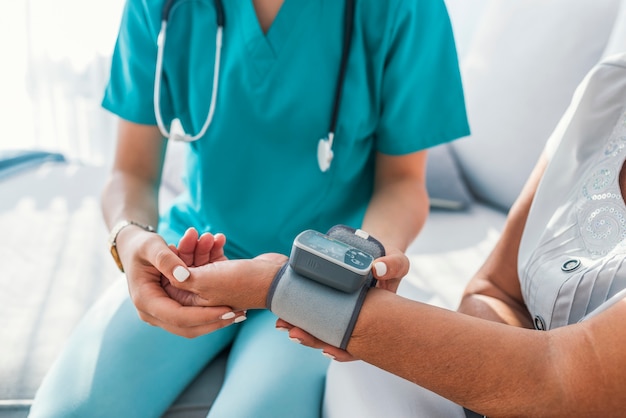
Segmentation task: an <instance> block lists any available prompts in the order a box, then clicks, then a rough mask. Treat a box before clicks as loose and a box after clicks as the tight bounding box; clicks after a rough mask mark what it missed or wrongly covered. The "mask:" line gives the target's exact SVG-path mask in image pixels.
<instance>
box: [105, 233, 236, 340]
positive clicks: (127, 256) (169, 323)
mask: <svg viewBox="0 0 626 418" xmlns="http://www.w3.org/2000/svg"><path fill="white" fill-rule="evenodd" d="M117 242H118V248H119V252H120V256H121V257H123V259H122V262H123V265H124V267H125V269H124V270H125V273H126V276H127V280H128V289H129V293H130V297H131V299H132V301H133V303H134V305H135V307H136V309H137V312H138V314H139V317H140V318H141V319H142V320H143V321H145V322H147V323H149V324H151V325H154V326H158V327H160V328H163V329H165V330H167V331H169V332H171V333H173V334H176V335H180V336H183V337H187V338H193V337H197V336H200V335H204V334H207V333H210V332H213V331H215V330H217V329H220V328H223V327H225V326H227V325H230V324H232V323H233V321H234V318H235V315H233V312H232V309H230V308H229V307H225V306H219V307H210V308H208V307H197V306H193V307H192V306H183V305H182V304H181V303H180V302H179V301H177V300H174V299H172V298H171V297H170V296H169V295H168V294H167V292H166V291H165V289H164V288H163V287H162V286H161V279H162V277H163V276H166V277H168V279H170V280H175V276H179V277H183V276H184V275H185V274H184V273H185V272H187V271H188V268H187V267H185V265H186V264H185V262H184V261H183V260H182V259H181V257H179V256H178V255H177V254H176V253H175V252H173V251H172V249H171V248H169V247H168V245H167V244H166V243H165V241H164V240H163V238H161V237H160V236H159V235H158V234H155V233H152V232H146V231H144V230H143V229H141V228H138V227H135V226H129V227H127V228H124V230H122V231H121V232H120V234H119V235H118V239H117ZM185 254H186V253H184V254H183V255H182V258H185ZM181 275H182V276H181Z"/></svg>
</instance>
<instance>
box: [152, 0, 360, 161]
mask: <svg viewBox="0 0 626 418" xmlns="http://www.w3.org/2000/svg"><path fill="white" fill-rule="evenodd" d="M176 1H177V0H167V1H166V3H165V5H164V7H163V11H162V14H161V28H160V30H159V34H158V36H157V59H156V66H155V75H154V91H153V94H154V95H153V104H154V115H155V118H156V122H157V126H158V128H159V131H160V132H161V135H163V136H164V137H165V138H168V139H179V140H183V141H185V142H193V141H196V140H198V139H200V138H201V137H203V136H204V135H205V133H206V131H207V130H208V128H209V126H210V125H211V122H212V120H213V116H214V114H215V107H216V102H217V93H218V88H219V76H220V61H221V55H222V44H223V33H224V24H225V17H224V7H223V4H222V1H221V0H214V5H215V11H216V23H217V31H216V34H215V61H214V68H213V90H212V92H211V104H210V106H209V111H208V114H207V117H206V119H205V121H204V124H203V125H202V129H201V130H200V132H198V133H197V134H196V135H193V136H190V135H187V134H185V133H184V131H183V132H182V135H181V134H179V135H175V138H174V135H172V131H171V130H170V131H168V130H167V128H166V127H165V123H164V122H163V116H162V114H161V104H160V101H161V78H162V73H163V54H164V50H165V39H166V36H167V35H166V33H167V24H168V21H169V16H170V12H171V9H172V7H173V6H174V4H175V3H176ZM354 4H355V0H347V1H346V11H345V14H344V34H343V46H342V54H341V63H340V67H339V75H338V77H337V83H336V86H335V97H334V100H333V109H332V113H331V122H330V128H329V132H328V137H327V141H328V145H329V149H331V148H332V145H333V141H334V137H335V129H336V127H337V120H338V117H339V109H340V107H341V96H342V91H343V84H344V81H345V76H346V72H347V64H348V58H349V55H350V46H351V43H352V32H353V27H354V11H355V5H354ZM174 120H176V119H174ZM174 120H173V121H172V122H174ZM178 123H180V120H178ZM171 125H173V123H172V124H171ZM171 125H170V128H171Z"/></svg>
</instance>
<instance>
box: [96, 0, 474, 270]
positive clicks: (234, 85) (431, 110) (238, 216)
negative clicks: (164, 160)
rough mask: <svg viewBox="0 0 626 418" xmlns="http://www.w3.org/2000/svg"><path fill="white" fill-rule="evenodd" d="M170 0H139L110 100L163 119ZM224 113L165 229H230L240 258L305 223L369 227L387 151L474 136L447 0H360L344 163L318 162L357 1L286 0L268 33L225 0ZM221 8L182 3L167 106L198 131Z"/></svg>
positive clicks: (340, 130)
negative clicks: (348, 14)
mask: <svg viewBox="0 0 626 418" xmlns="http://www.w3.org/2000/svg"><path fill="white" fill-rule="evenodd" d="M163 3H164V2H163V0H128V2H127V4H126V6H125V10H124V13H123V17H122V23H121V27H120V31H119V36H118V39H117V43H116V46H115V50H114V54H113V60H112V66H111V76H110V81H109V84H108V86H107V88H106V92H105V97H104V100H103V106H104V107H105V108H106V109H108V110H110V111H112V112H113V113H115V114H117V115H119V116H120V117H121V118H123V119H126V120H130V121H133V122H136V123H140V124H150V125H155V124H156V120H155V116H154V107H153V89H154V72H155V66H156V54H157V45H156V41H157V35H158V32H159V29H160V26H161V12H162V7H163ZM223 3H224V12H225V28H224V38H223V48H222V62H221V71H220V80H219V90H218V97H217V103H216V110H215V116H214V118H213V122H212V124H211V126H210V127H209V129H208V131H207V132H206V134H205V135H204V136H203V137H202V138H200V139H199V140H198V141H195V142H192V143H190V144H189V146H188V152H187V156H186V162H185V174H184V179H183V180H184V184H185V185H186V191H185V192H184V193H183V194H182V195H181V196H179V198H178V199H177V200H176V202H175V203H174V205H173V206H172V207H171V208H170V209H169V210H168V211H167V213H166V215H165V216H164V218H163V219H162V220H161V223H160V226H159V230H160V232H161V234H162V235H163V236H164V237H165V239H166V240H167V241H168V242H171V243H176V242H177V240H178V239H179V237H180V236H181V235H182V234H183V233H184V231H185V230H186V229H187V228H188V227H190V226H195V227H196V228H198V229H199V230H200V231H201V232H204V231H210V232H213V233H217V232H223V233H225V234H226V236H227V246H226V252H227V255H228V256H230V257H234V258H239V257H253V256H256V255H258V254H260V253H264V252H271V251H276V252H280V253H284V254H288V253H289V251H290V249H291V244H292V242H293V239H294V238H295V236H296V235H297V234H298V233H299V232H301V231H302V230H304V229H315V230H319V231H326V230H327V229H328V228H330V227H331V226H332V225H335V224H339V223H342V224H347V225H351V226H354V227H359V226H360V225H361V222H362V219H363V216H364V213H365V210H366V207H367V205H368V202H369V199H370V198H371V195H372V190H373V178H374V156H375V153H376V152H381V153H384V154H388V155H403V154H408V153H412V152H416V151H420V150H423V149H425V148H428V147H431V146H434V145H437V144H440V143H443V142H447V141H451V140H453V139H456V138H459V137H462V136H466V135H467V134H468V133H469V128H468V122H467V117H466V111H465V104H464V97H463V90H462V83H461V77H460V74H459V68H458V61H457V54H456V48H455V44H454V38H453V33H452V28H451V25H450V20H449V17H448V14H447V10H446V7H445V5H444V1H443V0H411V1H408V0H385V1H381V0H358V1H357V3H356V10H355V23H354V32H353V38H352V46H351V49H350V54H349V61H348V66H347V73H346V79H345V84H344V87H343V90H342V101H341V107H340V111H339V119H338V123H337V129H336V135H335V142H334V145H333V151H334V160H333V161H332V165H331V167H330V169H329V170H328V171H327V172H321V171H320V169H319V167H318V163H317V144H318V141H319V139H320V138H323V137H325V136H326V135H327V134H328V130H329V127H330V122H331V113H332V104H333V99H334V95H335V86H336V82H337V76H338V72H339V63H340V60H341V54H342V42H343V29H344V23H343V19H344V7H345V4H344V3H345V2H343V1H338V0H285V2H284V4H283V6H282V8H281V9H280V11H279V13H278V15H277V16H276V18H275V20H274V22H273V24H272V26H271V28H270V29H269V30H268V31H267V33H264V32H263V31H262V29H261V27H260V25H259V23H258V20H257V17H256V12H255V9H254V6H253V2H252V0H226V1H224V2H223ZM215 33H216V15H215V9H214V6H213V2H212V1H209V0H180V1H178V2H177V3H176V4H175V5H174V7H173V8H172V10H171V12H170V18H169V23H168V27H167V41H166V46H165V51H164V59H163V72H162V74H163V80H162V88H161V100H160V102H161V104H160V106H161V112H162V114H163V120H164V121H165V123H166V125H167V124H169V123H170V121H171V120H172V119H173V118H174V117H178V118H180V119H181V121H182V123H183V126H184V127H185V130H186V132H187V133H189V134H191V135H195V134H196V133H198V132H199V131H200V129H201V127H202V125H203V124H204V121H205V119H206V116H207V113H208V109H209V105H210V101H211V92H212V83H213V67H214V57H215Z"/></svg>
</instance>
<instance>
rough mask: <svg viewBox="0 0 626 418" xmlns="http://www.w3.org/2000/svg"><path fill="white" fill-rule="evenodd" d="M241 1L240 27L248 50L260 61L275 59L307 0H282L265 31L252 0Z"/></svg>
mask: <svg viewBox="0 0 626 418" xmlns="http://www.w3.org/2000/svg"><path fill="white" fill-rule="evenodd" d="M242 1H243V5H242V15H243V19H242V20H243V24H242V25H241V28H242V31H243V36H244V39H245V42H246V45H247V47H248V51H249V52H250V54H251V55H252V57H253V58H254V59H257V60H259V61H260V62H263V61H273V60H275V59H276V58H277V57H278V55H279V53H280V50H281V48H282V46H283V45H284V43H285V42H286V41H287V40H288V36H289V33H290V32H291V31H292V29H293V28H294V27H295V26H296V24H297V20H298V17H299V16H300V15H301V13H302V11H303V10H304V8H305V6H306V4H307V3H308V0H284V2H283V4H282V6H281V7H280V10H279V11H278V13H277V14H276V17H275V18H274V21H273V22H272V24H271V26H270V27H269V29H268V30H267V33H264V32H263V29H262V28H261V24H260V23H259V19H258V18H257V15H256V10H255V9H254V4H253V3H252V0H242Z"/></svg>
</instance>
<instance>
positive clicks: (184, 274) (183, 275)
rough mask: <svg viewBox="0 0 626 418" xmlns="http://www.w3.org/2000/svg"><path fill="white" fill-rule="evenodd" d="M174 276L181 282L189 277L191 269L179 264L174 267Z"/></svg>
mask: <svg viewBox="0 0 626 418" xmlns="http://www.w3.org/2000/svg"><path fill="white" fill-rule="evenodd" d="M173 274H174V278H175V279H176V280H178V281H179V282H184V281H185V280H187V279H188V278H189V274H190V273H189V270H187V269H186V268H184V267H183V266H178V267H176V268H175V269H174V272H173Z"/></svg>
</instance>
